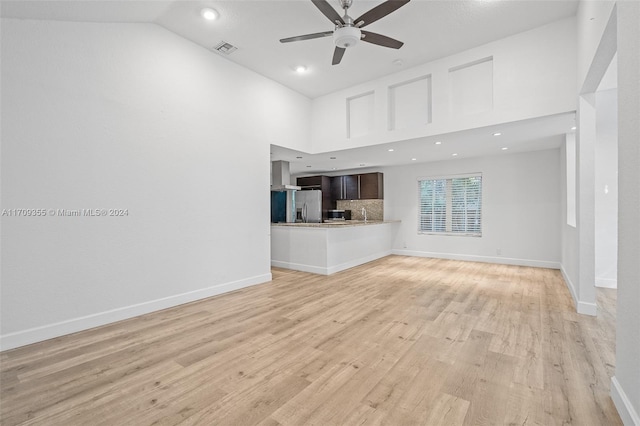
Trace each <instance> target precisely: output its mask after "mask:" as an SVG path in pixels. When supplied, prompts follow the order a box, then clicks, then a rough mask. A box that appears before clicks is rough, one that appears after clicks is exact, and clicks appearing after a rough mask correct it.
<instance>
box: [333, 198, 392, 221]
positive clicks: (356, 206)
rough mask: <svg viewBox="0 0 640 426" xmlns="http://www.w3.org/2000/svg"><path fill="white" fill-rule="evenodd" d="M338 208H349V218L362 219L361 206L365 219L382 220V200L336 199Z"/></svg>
mask: <svg viewBox="0 0 640 426" xmlns="http://www.w3.org/2000/svg"><path fill="white" fill-rule="evenodd" d="M337 207H338V210H351V220H363V219H364V216H363V215H362V208H363V207H364V208H365V210H366V211H367V220H384V200H338V202H337Z"/></svg>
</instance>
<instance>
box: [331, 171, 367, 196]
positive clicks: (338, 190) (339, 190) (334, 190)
mask: <svg viewBox="0 0 640 426" xmlns="http://www.w3.org/2000/svg"><path fill="white" fill-rule="evenodd" d="M359 189H360V185H359V183H358V175H347V176H334V177H332V178H331V197H332V198H333V199H334V200H357V199H359V197H358V192H359Z"/></svg>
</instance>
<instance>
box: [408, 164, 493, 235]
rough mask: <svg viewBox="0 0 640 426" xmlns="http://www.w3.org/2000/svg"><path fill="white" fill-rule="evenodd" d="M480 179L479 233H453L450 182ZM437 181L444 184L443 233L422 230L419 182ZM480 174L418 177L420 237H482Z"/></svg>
mask: <svg viewBox="0 0 640 426" xmlns="http://www.w3.org/2000/svg"><path fill="white" fill-rule="evenodd" d="M470 177H473V178H480V209H479V212H480V214H479V216H480V232H455V231H452V211H453V201H452V199H453V196H452V185H451V182H452V181H453V180H454V179H464V178H470ZM427 180H431V181H439V180H444V181H447V182H446V184H445V185H446V197H445V203H446V208H445V231H429V230H423V229H422V225H421V223H422V209H421V206H422V193H421V189H420V187H421V182H423V181H427ZM482 180H483V179H482V173H480V172H478V173H466V174H458V175H447V176H427V177H419V178H418V180H417V184H418V185H417V186H418V234H420V235H447V236H459V237H482V222H483V221H482V210H483V209H482V198H483V197H482V192H483V188H482Z"/></svg>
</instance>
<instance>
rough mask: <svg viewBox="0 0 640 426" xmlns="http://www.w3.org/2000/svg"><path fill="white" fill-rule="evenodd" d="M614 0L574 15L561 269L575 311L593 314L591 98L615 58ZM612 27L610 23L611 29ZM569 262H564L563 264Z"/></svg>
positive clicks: (583, 5)
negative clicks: (569, 196)
mask: <svg viewBox="0 0 640 426" xmlns="http://www.w3.org/2000/svg"><path fill="white" fill-rule="evenodd" d="M614 5H615V3H614V2H613V1H590V0H589V1H581V2H580V3H579V6H578V13H577V16H576V22H577V26H576V31H577V52H578V59H577V61H578V62H577V64H578V67H577V68H578V72H577V79H576V80H575V87H576V92H575V95H574V96H575V97H576V98H577V106H578V108H577V120H576V125H577V127H578V129H577V131H576V151H577V157H576V169H577V176H576V181H577V188H576V189H577V195H578V199H577V210H576V216H577V227H576V228H575V229H571V227H568V226H563V237H562V253H563V259H562V270H563V273H564V274H565V280H566V281H567V284H568V286H569V288H570V290H571V294H572V296H573V298H574V302H575V304H576V309H577V311H578V312H580V313H584V314H588V315H596V313H597V306H596V293H595V257H596V255H595V158H596V157H595V149H596V148H595V145H596V139H597V136H596V105H595V95H594V92H595V91H596V89H597V87H598V85H599V84H600V81H601V80H602V77H603V76H604V75H605V73H606V70H607V68H608V66H609V64H610V63H611V58H612V57H613V55H615V35H614V37H613V39H612V33H615V21H611V14H612V11H613V9H614ZM612 24H613V25H612ZM567 262H569V263H570V264H569V263H567Z"/></svg>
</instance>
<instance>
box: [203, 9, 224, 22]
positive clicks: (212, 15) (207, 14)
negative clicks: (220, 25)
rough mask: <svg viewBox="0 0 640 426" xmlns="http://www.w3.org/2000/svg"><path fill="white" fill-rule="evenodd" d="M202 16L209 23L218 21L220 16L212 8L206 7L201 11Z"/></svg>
mask: <svg viewBox="0 0 640 426" xmlns="http://www.w3.org/2000/svg"><path fill="white" fill-rule="evenodd" d="M200 15H202V17H203V18H204V19H206V20H207V21H215V20H216V19H218V16H220V15H219V14H218V11H217V10H215V9H211V8H210V7H205V8H204V9H202V10H201V11H200Z"/></svg>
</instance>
